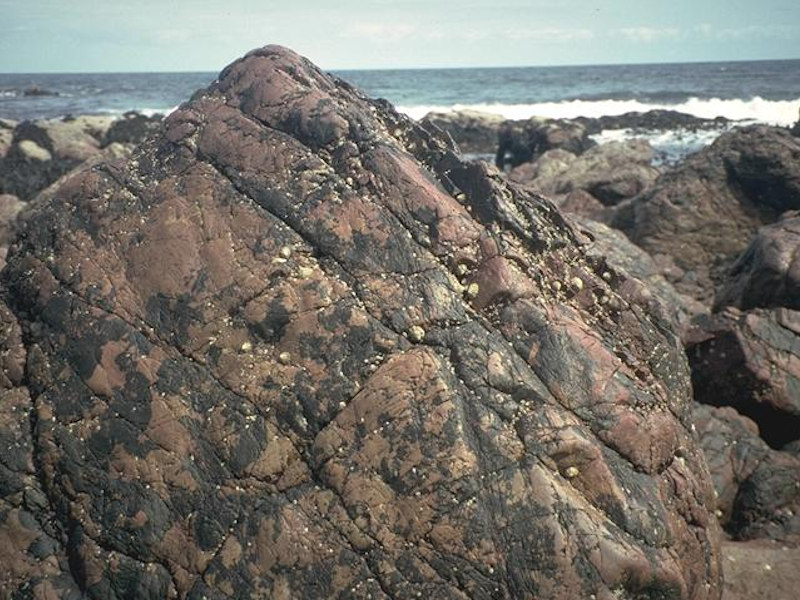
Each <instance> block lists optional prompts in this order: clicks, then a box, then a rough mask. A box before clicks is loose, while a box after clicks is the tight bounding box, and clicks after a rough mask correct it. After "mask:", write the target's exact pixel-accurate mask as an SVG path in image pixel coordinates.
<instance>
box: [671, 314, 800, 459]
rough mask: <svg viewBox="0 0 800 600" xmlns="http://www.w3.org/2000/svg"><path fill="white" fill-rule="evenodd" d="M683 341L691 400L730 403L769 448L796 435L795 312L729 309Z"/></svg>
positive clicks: (798, 338) (799, 434) (799, 343)
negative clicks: (690, 383)
mask: <svg viewBox="0 0 800 600" xmlns="http://www.w3.org/2000/svg"><path fill="white" fill-rule="evenodd" d="M686 339H687V341H686V351H687V354H688V356H689V363H690V365H691V368H692V384H693V387H694V397H695V400H697V401H699V402H702V403H704V404H711V405H715V406H721V405H724V406H733V407H734V408H736V410H737V411H739V412H740V413H742V414H743V415H746V416H748V417H750V418H751V419H753V420H754V421H755V422H756V423H757V424H758V427H759V430H760V432H761V437H762V438H763V439H764V440H766V441H767V442H768V443H769V444H770V445H771V446H772V447H774V448H780V447H781V446H783V445H784V444H787V443H789V442H792V441H794V440H797V439H800V393H798V391H799V390H800V312H797V311H792V310H788V309H784V308H780V309H771V310H764V309H754V310H752V311H750V312H748V313H741V312H740V311H738V310H736V309H733V308H729V309H726V310H725V311H724V312H722V313H720V314H715V315H710V316H701V317H698V319H697V320H696V323H695V327H694V328H693V329H692V330H691V331H690V332H689V333H688V334H687V336H686Z"/></svg>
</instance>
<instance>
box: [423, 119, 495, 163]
mask: <svg viewBox="0 0 800 600" xmlns="http://www.w3.org/2000/svg"><path fill="white" fill-rule="evenodd" d="M424 120H425V121H427V122H429V123H432V124H434V125H436V127H438V128H439V129H441V130H442V131H446V132H447V133H449V134H450V137H452V138H453V141H455V143H456V145H457V146H458V149H459V150H460V151H461V152H462V153H465V154H482V155H492V156H494V155H495V153H496V152H497V140H498V136H499V132H500V127H501V126H502V125H503V123H505V121H506V119H505V118H504V117H503V116H501V115H494V114H491V113H484V112H479V111H476V110H460V111H455V112H447V113H442V112H432V113H429V114H427V115H425V118H424Z"/></svg>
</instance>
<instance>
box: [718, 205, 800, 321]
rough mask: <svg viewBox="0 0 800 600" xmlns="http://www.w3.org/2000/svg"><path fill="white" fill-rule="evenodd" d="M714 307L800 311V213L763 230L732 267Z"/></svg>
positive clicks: (793, 213)
mask: <svg viewBox="0 0 800 600" xmlns="http://www.w3.org/2000/svg"><path fill="white" fill-rule="evenodd" d="M714 304H715V307H716V308H717V309H721V308H723V307H725V306H736V307H737V308H740V309H743V310H747V309H750V308H756V307H762V308H769V307H773V306H785V307H787V308H792V309H795V310H798V309H800V214H798V213H796V212H789V213H787V214H786V215H784V217H783V218H782V219H781V220H780V221H778V222H777V223H775V224H773V225H768V226H765V227H762V228H761V229H759V230H758V233H757V234H756V236H755V238H753V240H752V241H751V242H750V245H749V246H748V247H747V249H746V250H745V251H744V252H743V253H742V255H741V256H740V257H739V259H738V260H737V261H736V263H734V265H733V267H731V270H730V272H729V273H728V277H727V279H726V280H725V281H724V283H723V285H722V287H721V288H720V290H719V292H718V293H717V296H716V298H715V302H714Z"/></svg>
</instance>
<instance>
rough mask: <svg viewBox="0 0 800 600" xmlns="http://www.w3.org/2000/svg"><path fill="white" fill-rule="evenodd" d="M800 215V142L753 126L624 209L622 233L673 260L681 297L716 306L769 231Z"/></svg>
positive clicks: (618, 219)
mask: <svg viewBox="0 0 800 600" xmlns="http://www.w3.org/2000/svg"><path fill="white" fill-rule="evenodd" d="M798 208H800V140H798V139H797V138H795V137H792V136H791V134H789V132H788V131H787V130H786V129H782V128H778V127H767V126H753V127H747V128H742V129H737V130H735V131H732V132H730V133H725V134H723V135H721V136H720V137H719V138H718V139H717V140H716V141H715V142H714V143H713V144H712V145H711V146H709V147H707V148H705V149H704V150H702V151H700V152H698V153H697V154H694V155H692V156H690V157H689V158H688V159H687V160H686V161H685V162H684V163H682V164H681V165H679V166H678V167H676V168H675V169H673V170H671V171H669V172H667V173H665V174H663V175H661V176H660V177H659V178H658V180H657V181H656V182H655V184H654V186H653V187H652V188H651V189H650V190H648V191H646V192H644V193H643V194H642V195H640V196H639V197H637V198H636V199H635V200H634V201H632V202H630V203H628V204H626V205H625V206H624V207H621V208H620V209H619V210H618V211H617V213H616V216H615V219H614V225H615V226H616V227H618V228H620V229H622V230H623V231H625V232H626V233H627V234H628V236H629V237H630V238H631V239H632V240H633V241H634V242H635V243H636V244H638V245H640V246H642V247H643V248H644V249H645V250H647V251H648V252H649V253H650V254H651V255H667V256H670V257H672V258H673V259H674V260H675V262H676V264H677V266H678V267H679V268H680V269H682V270H683V272H684V277H683V279H681V280H680V281H676V282H674V283H675V284H676V286H677V287H678V290H679V291H681V292H684V293H689V294H691V295H694V296H695V297H696V298H698V299H699V300H702V301H704V302H709V303H710V301H711V299H712V298H713V295H714V291H715V286H716V285H718V284H719V283H720V282H721V280H722V279H723V277H724V275H725V272H726V271H727V269H728V268H729V267H730V265H731V264H732V263H733V261H734V260H735V259H736V258H737V256H738V255H739V253H741V252H742V251H743V250H744V249H745V248H746V247H747V245H748V243H749V242H750V239H751V238H752V237H753V235H754V234H755V233H756V231H757V230H758V228H759V227H760V226H762V225H765V224H769V223H773V222H775V221H776V220H777V219H778V218H779V216H780V214H781V213H783V212H784V211H787V210H791V209H795V210H796V209H798Z"/></svg>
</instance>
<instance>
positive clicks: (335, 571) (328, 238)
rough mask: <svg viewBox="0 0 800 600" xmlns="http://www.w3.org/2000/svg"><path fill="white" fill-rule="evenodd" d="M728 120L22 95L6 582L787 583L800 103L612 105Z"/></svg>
mask: <svg viewBox="0 0 800 600" xmlns="http://www.w3.org/2000/svg"><path fill="white" fill-rule="evenodd" d="M722 125H725V126H727V125H728V124H726V123H721V122H719V121H701V120H696V119H694V118H689V117H687V116H686V115H680V114H676V113H667V112H663V111H662V113H658V114H656V113H653V114H650V113H646V114H629V115H623V116H622V117H613V118H610V117H609V118H605V117H604V118H601V119H593V120H590V119H576V120H571V121H566V120H545V119H532V120H529V121H525V122H507V121H504V120H502V119H499V118H494V117H491V116H485V115H480V114H475V113H470V114H465V115H461V116H459V115H452V114H450V115H429V116H428V117H427V118H425V119H423V120H422V121H420V122H414V121H412V120H410V119H408V118H406V117H404V116H403V115H400V114H398V113H397V112H396V111H395V110H394V109H393V107H392V106H390V105H389V104H388V103H386V102H385V101H376V100H372V99H369V98H367V97H365V96H363V95H362V94H361V93H360V92H358V91H357V90H355V89H354V88H353V87H352V86H350V85H349V84H347V83H346V82H344V81H341V80H339V79H337V78H335V77H332V76H330V75H326V74H324V73H322V72H321V71H320V70H319V69H317V68H316V67H315V66H314V65H312V64H311V63H309V62H308V61H306V60H305V59H303V58H301V57H299V56H297V55H296V54H294V53H293V52H291V51H289V50H287V49H284V48H280V47H276V46H268V47H265V48H262V49H259V50H255V51H253V52H251V53H250V54H248V55H247V56H245V57H244V58H242V59H240V60H238V61H236V62H235V63H233V64H232V65H230V66H229V67H228V68H226V69H225V70H224V71H223V72H222V73H221V74H220V76H219V78H218V80H217V81H216V82H215V83H214V84H212V85H211V86H210V87H209V88H207V89H205V90H202V91H200V92H198V93H197V94H195V95H194V96H193V97H192V98H191V99H190V100H188V101H187V102H186V103H185V104H184V105H182V106H181V107H180V108H179V109H178V110H176V111H175V112H174V113H172V114H171V115H169V116H168V117H167V118H165V119H161V118H160V117H157V118H153V119H150V118H147V117H144V116H141V115H136V114H129V115H126V116H125V117H124V118H123V119H119V120H115V121H112V120H110V119H105V118H96V117H76V118H70V119H62V120H47V121H38V122H33V123H31V122H22V123H14V122H10V121H5V120H0V248H2V254H3V257H4V258H3V260H4V267H3V269H2V271H0V319H2V323H3V328H2V332H3V334H2V336H0V362H2V366H3V369H2V374H0V449H1V450H2V452H0V598H75V599H77V598H97V599H101V598H102V599H105V598H117V599H120V600H122V599H128V598H130V599H153V600H155V599H162V598H197V599H199V598H240V597H270V598H272V597H274V598H329V597H330V598H376V599H377V598H398V599H401V598H418V597H423V596H427V597H431V598H453V599H456V598H459V599H463V598H476V599H480V598H486V599H489V598H493V599H494V598H509V599H511V598H514V599H517V598H537V599H562V598H563V599H574V598H587V599H589V598H591V599H593V600H600V599H602V600H611V599H613V598H636V599H653V600H667V599H676V600H677V599H697V600H706V599H708V600H715V599H719V598H724V599H725V600H739V599H745V598H759V597H764V598H773V599H777V600H780V599H782V598H785V599H787V600H788V599H789V598H794V595H793V594H794V593H795V592H796V590H797V589H798V586H799V585H800V573H799V572H798V570H797V568H796V566H797V564H798V561H800V514H799V513H800V305H799V304H798V298H800V259H798V256H800V224H799V223H798V221H799V220H800V217H799V216H798V214H800V213H798V212H794V211H798V210H800V158H799V157H800V138H799V137H798V136H797V131H798V129H800V125H799V126H798V127H795V129H794V130H793V131H790V130H788V129H781V128H775V127H765V126H755V127H743V128H734V129H732V130H730V131H721V134H720V136H719V138H718V139H717V140H716V141H715V142H714V143H713V144H712V145H710V146H708V147H707V148H705V149H703V150H702V151H700V152H699V153H696V154H694V155H692V156H690V157H688V158H687V159H686V160H684V161H682V162H681V163H680V164H677V165H673V166H665V165H663V164H658V161H657V160H655V155H654V152H653V150H652V148H651V147H649V146H648V144H647V143H646V142H645V141H643V140H640V139H639V140H636V139H634V140H627V141H617V142H610V143H605V144H598V143H597V142H596V141H595V140H594V139H593V138H592V136H593V135H595V134H597V133H598V132H602V131H603V130H606V129H636V128H645V129H653V128H659V127H665V128H667V127H683V128H692V127H694V128H706V127H707V128H715V127H721V126H722ZM459 147H460V148H461V150H463V151H465V152H466V153H468V154H481V155H491V156H494V157H495V161H496V163H497V166H494V165H491V164H487V163H486V162H481V161H470V160H465V159H464V158H463V157H462V155H461V154H460V150H459Z"/></svg>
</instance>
